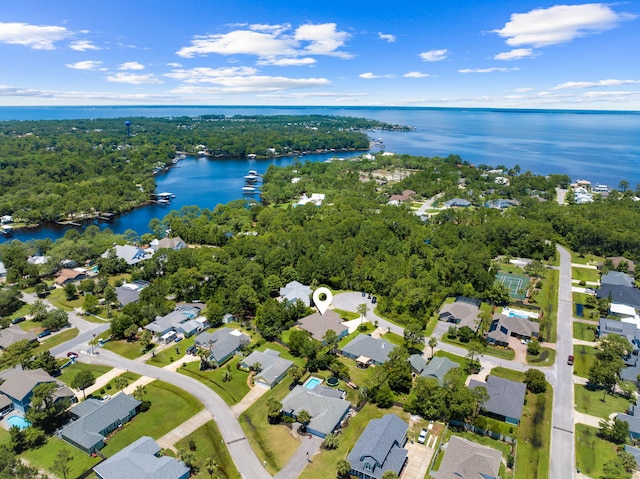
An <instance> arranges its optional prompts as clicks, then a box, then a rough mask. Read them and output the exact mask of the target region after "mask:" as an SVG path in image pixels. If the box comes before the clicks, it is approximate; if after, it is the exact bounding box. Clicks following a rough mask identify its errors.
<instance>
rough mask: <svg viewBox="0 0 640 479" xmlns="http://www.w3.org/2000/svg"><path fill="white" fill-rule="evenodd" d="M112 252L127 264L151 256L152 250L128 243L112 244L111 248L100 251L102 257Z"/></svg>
mask: <svg viewBox="0 0 640 479" xmlns="http://www.w3.org/2000/svg"><path fill="white" fill-rule="evenodd" d="M112 252H113V253H114V254H115V256H116V258H120V259H123V260H124V261H125V262H126V263H127V264H128V265H129V266H133V265H136V264H138V263H140V262H141V261H145V260H147V259H149V258H151V257H152V256H153V250H152V249H151V250H143V249H142V248H140V247H138V246H133V245H130V244H125V245H114V246H113V248H110V249H108V250H107V251H105V252H104V253H102V256H101V257H102V258H108V257H109V255H110V254H112Z"/></svg>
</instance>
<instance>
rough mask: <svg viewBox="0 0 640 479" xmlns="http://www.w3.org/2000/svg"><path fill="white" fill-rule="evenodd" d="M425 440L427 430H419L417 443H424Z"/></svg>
mask: <svg viewBox="0 0 640 479" xmlns="http://www.w3.org/2000/svg"><path fill="white" fill-rule="evenodd" d="M426 440H427V430H426V429H422V430H421V431H420V435H419V436H418V444H424V442H425V441H426Z"/></svg>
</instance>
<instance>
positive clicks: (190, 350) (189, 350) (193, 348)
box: [185, 344, 198, 355]
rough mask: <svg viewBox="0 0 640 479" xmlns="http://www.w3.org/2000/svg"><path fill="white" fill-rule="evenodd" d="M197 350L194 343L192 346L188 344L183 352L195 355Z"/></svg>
mask: <svg viewBox="0 0 640 479" xmlns="http://www.w3.org/2000/svg"><path fill="white" fill-rule="evenodd" d="M197 350H198V348H197V347H196V345H195V344H194V345H193V346H189V347H188V348H187V350H186V351H185V352H186V353H187V354H191V355H195V354H196V351H197Z"/></svg>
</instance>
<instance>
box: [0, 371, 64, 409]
mask: <svg viewBox="0 0 640 479" xmlns="http://www.w3.org/2000/svg"><path fill="white" fill-rule="evenodd" d="M43 383H55V384H56V386H57V388H56V391H55V392H54V395H53V399H54V402H56V401H61V400H65V399H68V400H70V401H71V402H75V401H76V395H75V393H74V392H73V391H72V390H71V389H69V388H68V387H67V386H66V385H65V384H64V383H63V382H61V381H58V380H57V379H54V378H53V377H51V375H50V374H49V373H47V372H46V371H45V370H44V369H42V368H38V369H25V370H22V369H21V368H14V369H13V370H11V371H10V375H9V377H8V378H7V380H6V381H5V382H3V383H2V384H0V392H1V393H3V394H4V395H5V396H7V397H8V398H9V399H10V400H11V401H12V403H13V408H14V409H16V410H18V411H20V412H23V413H24V412H27V410H28V409H29V407H30V404H31V397H32V396H33V389H34V388H35V387H36V386H37V385H38V384H43Z"/></svg>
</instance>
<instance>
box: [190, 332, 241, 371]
mask: <svg viewBox="0 0 640 479" xmlns="http://www.w3.org/2000/svg"><path fill="white" fill-rule="evenodd" d="M250 341H251V338H250V337H249V336H247V335H246V334H244V333H243V332H242V331H239V330H237V329H231V328H226V327H225V328H220V329H218V330H217V331H214V332H213V333H210V332H208V331H205V332H203V333H200V334H198V336H196V339H195V342H194V344H195V345H196V346H198V347H199V348H202V349H206V350H208V351H209V361H215V362H217V363H218V364H222V363H224V362H225V361H227V360H228V359H229V358H231V357H232V356H233V355H234V354H235V353H236V351H239V350H240V349H242V348H243V347H245V346H246V345H247V344H249V342H250Z"/></svg>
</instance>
